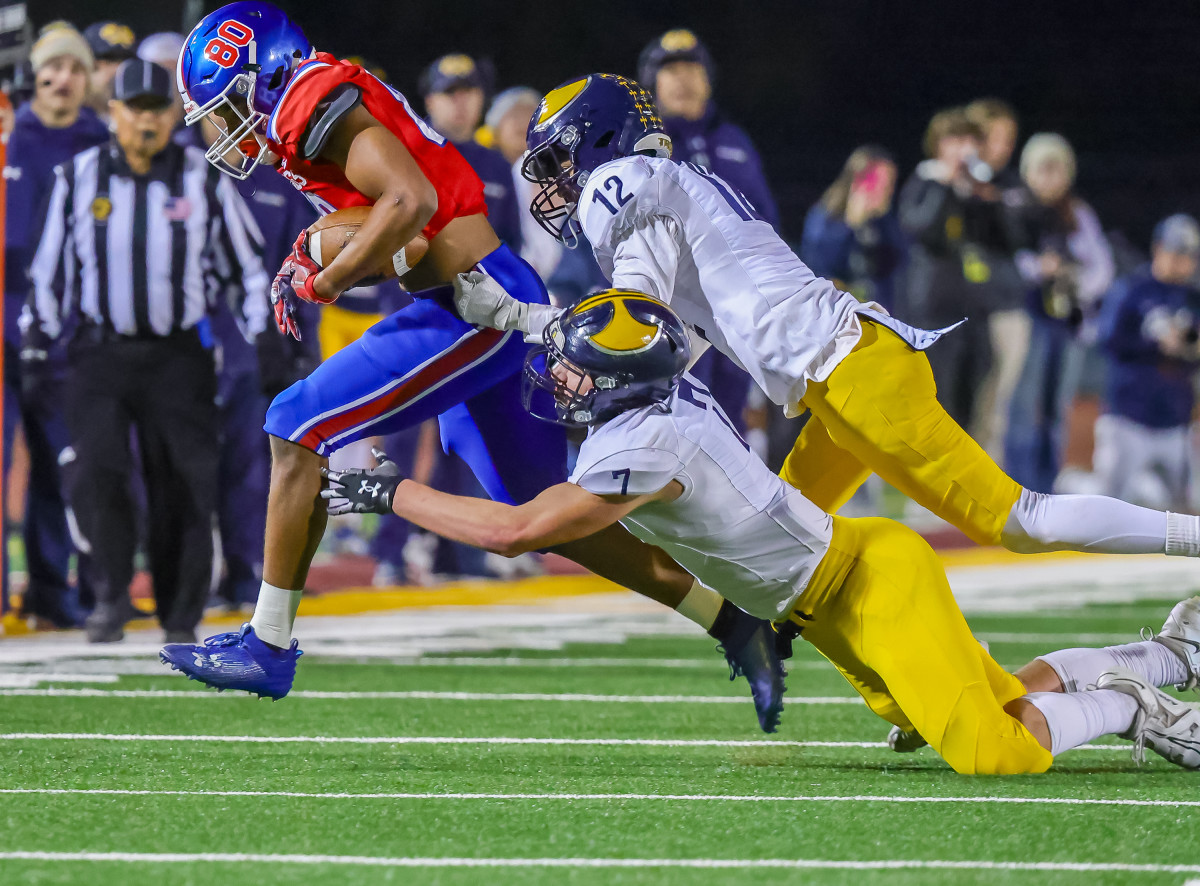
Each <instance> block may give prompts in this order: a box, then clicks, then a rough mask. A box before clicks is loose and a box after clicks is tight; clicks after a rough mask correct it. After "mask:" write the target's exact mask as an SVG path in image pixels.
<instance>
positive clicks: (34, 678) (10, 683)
mask: <svg viewBox="0 0 1200 886" xmlns="http://www.w3.org/2000/svg"><path fill="white" fill-rule="evenodd" d="M117 679H118V678H117V675H116V674H74V673H71V674H66V673H59V674H56V673H50V672H48V673H34V672H31V673H22V672H20V671H17V672H13V673H0V687H4V688H8V689H22V688H26V687H33V686H37V685H38V684H39V683H116V682H117Z"/></svg>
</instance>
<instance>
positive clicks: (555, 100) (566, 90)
mask: <svg viewBox="0 0 1200 886" xmlns="http://www.w3.org/2000/svg"><path fill="white" fill-rule="evenodd" d="M587 85H588V78H587V77H584V78H583V79H582V80H576V81H575V82H574V83H568V84H567V85H566V86H560V87H558V88H557V89H553V90H551V91H550V92H548V93H546V97H545V98H543V99H542V103H541V104H540V105H538V109H537V128H538V129H542V128H544V127H545V126H547V125H548V124H549V123H550V122H552V121H553V120H554V118H555V117H557V116H558V115H559V114H561V113H562V112H563V111H564V110H566V107H567V105H569V104H571V102H573V101H574V100H575V99H576V98H578V97H579V93H581V92H583V88H584V87H585V86H587Z"/></svg>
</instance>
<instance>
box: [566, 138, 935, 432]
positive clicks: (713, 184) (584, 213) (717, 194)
mask: <svg viewBox="0 0 1200 886" xmlns="http://www.w3.org/2000/svg"><path fill="white" fill-rule="evenodd" d="M578 219H579V223H580V224H581V225H582V227H583V232H584V234H585V235H586V236H587V239H588V241H589V242H590V243H591V244H592V249H593V251H594V252H595V254H596V260H597V261H598V262H599V264H600V268H601V270H603V271H604V273H605V275H606V276H607V277H608V278H609V279H610V280H611V281H612V284H613V286H615V287H616V288H618V289H636V290H640V291H642V292H647V293H649V294H650V295H653V296H656V297H657V298H659V299H661V300H663V301H665V302H668V303H669V304H670V305H671V307H672V308H674V309H675V311H676V313H678V314H679V316H680V317H681V318H682V319H683V320H684V322H686V323H687V324H688V325H690V326H691V327H693V328H694V329H695V330H696V331H697V332H698V333H699V334H700V335H701V336H702V337H703V338H705V339H706V340H707V341H709V342H711V343H712V345H713V346H714V347H716V348H717V349H718V350H720V351H721V352H722V353H723V354H725V355H726V356H728V357H729V358H730V359H732V360H733V361H734V362H735V363H737V364H738V365H739V366H741V367H742V368H743V369H745V370H746V371H747V372H748V373H749V374H750V376H751V377H752V378H753V379H754V380H755V381H756V382H757V383H758V385H759V387H761V388H762V389H763V391H764V392H766V394H767V396H768V397H770V398H771V400H773V401H774V402H775V403H777V404H779V405H780V406H783V407H785V409H788V410H789V412H790V413H792V414H796V413H797V412H798V411H799V410H797V409H796V408H795V405H796V403H797V402H798V401H799V400H800V398H801V397H802V396H804V390H805V388H806V387H807V385H808V383H809V382H810V381H824V380H825V379H826V378H828V376H829V374H830V373H831V372H832V371H833V369H834V367H836V366H837V364H838V363H839V362H841V360H842V358H843V357H845V356H846V355H847V354H848V353H850V351H851V350H852V349H853V348H854V346H855V344H857V343H858V340H859V337H860V336H861V333H862V329H861V327H860V326H859V320H858V315H859V314H866V315H868V316H870V317H871V318H872V319H873V320H876V321H878V322H881V323H883V324H885V325H887V326H889V327H890V328H892V329H893V330H895V331H896V332H897V333H898V334H899V335H901V336H902V337H903V338H905V340H907V341H908V342H909V343H910V344H912V345H913V346H914V347H917V348H924V347H928V346H929V344H932V342H933V341H934V340H936V337H937V335H936V333H928V332H926V331H925V330H918V329H914V328H913V327H910V326H907V325H906V324H904V323H900V322H899V321H896V320H894V319H892V318H891V317H889V316H887V315H886V314H884V313H882V312H881V311H879V310H876V307H875V306H872V305H864V304H862V303H861V302H859V301H858V300H857V299H856V298H854V296H852V295H850V294H848V293H845V292H841V291H840V290H838V288H837V287H836V286H834V285H833V284H832V283H831V282H829V281H828V280H825V279H823V278H821V277H817V276H816V275H814V274H813V272H812V271H811V270H809V268H808V266H807V265H805V264H804V262H802V261H800V259H799V258H797V257H796V254H795V253H793V252H792V251H791V249H789V248H788V246H787V244H786V243H784V242H783V240H782V239H780V237H779V235H778V234H776V233H775V230H774V229H773V228H772V227H771V226H770V225H769V224H768V223H767V222H765V221H763V220H762V219H760V218H759V217H758V215H757V213H756V212H755V211H754V208H753V207H752V206H751V205H750V204H749V203H748V202H747V201H746V198H745V197H743V196H742V195H741V194H740V193H739V192H738V191H737V190H735V189H734V188H733V187H731V186H730V185H729V184H727V183H726V182H725V181H724V180H722V179H721V178H719V177H718V176H716V175H714V174H712V173H710V172H708V171H707V170H705V169H703V168H702V167H698V166H694V165H691V164H683V163H677V162H675V161H673V160H666V159H661V158H657V157H643V156H635V157H623V158H621V159H618V160H613V161H612V162H609V163H605V164H604V165H602V166H599V167H597V168H596V170H595V171H593V172H592V174H591V175H590V176H589V178H588V182H587V186H586V187H585V188H584V189H583V193H582V194H581V195H580V198H579V209H578Z"/></svg>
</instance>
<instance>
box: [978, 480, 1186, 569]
mask: <svg viewBox="0 0 1200 886" xmlns="http://www.w3.org/2000/svg"><path fill="white" fill-rule="evenodd" d="M1170 516H1173V517H1176V518H1177V519H1176V520H1175V521H1171V520H1170V519H1169V517H1168V514H1167V513H1166V512H1165V511H1155V510H1152V509H1150V508H1143V507H1139V506H1137V505H1131V504H1129V503H1128V502H1124V501H1120V500H1119V499H1115V498H1109V497H1107V496H1104V495H1046V494H1045V493H1041V492H1031V491H1030V490H1028V489H1024V490H1022V491H1021V497H1020V498H1019V499H1017V503H1016V504H1015V505H1013V509H1012V512H1011V513H1010V514H1009V515H1008V521H1007V522H1006V523H1005V524H1004V530H1003V532H1002V534H1001V541H1002V542H1003V543H1004V546H1005V547H1006V548H1008V549H1009V550H1010V551H1016V552H1018V553H1022V554H1033V553H1037V552H1039V551H1089V552H1091V553H1098V554H1162V553H1164V552H1165V553H1168V554H1169V553H1189V554H1190V555H1191V556H1198V555H1200V518H1196V517H1188V518H1186V519H1185V518H1184V517H1183V515H1170ZM1187 520H1193V521H1197V522H1196V523H1194V524H1188V523H1187ZM1172 525H1173V526H1175V527H1176V528H1175V532H1176V535H1175V539H1176V540H1175V542H1174V545H1175V548H1176V550H1174V551H1173V550H1171V547H1170V545H1169V544H1168V527H1169V526H1172ZM1193 531H1194V535H1192V534H1189V533H1191V532H1193ZM1189 543H1191V544H1194V549H1193V548H1190V547H1187V546H1188V544H1189ZM1185 548H1186V550H1185Z"/></svg>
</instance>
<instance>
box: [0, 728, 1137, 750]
mask: <svg viewBox="0 0 1200 886" xmlns="http://www.w3.org/2000/svg"><path fill="white" fill-rule="evenodd" d="M0 741H167V742H185V741H195V742H219V743H228V744H368V745H370V744H398V745H405V744H414V745H421V744H424V745H565V746H570V745H588V746H605V745H608V746H630V747H649V748H886V747H887V742H882V741H780V740H775V739H761V740H759V739H756V740H753V741H750V740H739V739H732V740H730V739H714V738H697V739H682V738H680V739H670V738H515V737H511V736H483V737H464V736H432V735H397V736H386V737H385V736H375V735H155V734H138V733H111V732H6V733H0ZM1075 750H1085V751H1128V746H1126V745H1091V744H1089V745H1081V746H1080V747H1078V748H1075Z"/></svg>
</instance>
